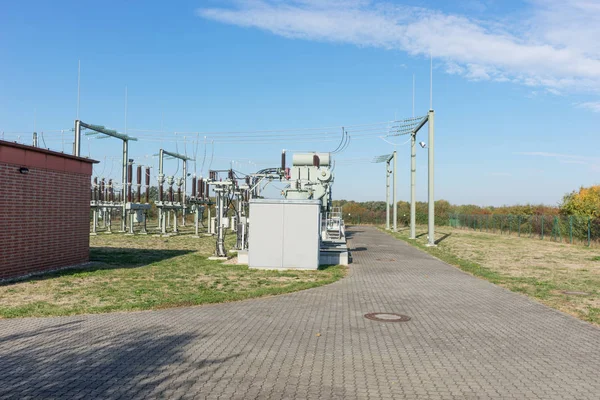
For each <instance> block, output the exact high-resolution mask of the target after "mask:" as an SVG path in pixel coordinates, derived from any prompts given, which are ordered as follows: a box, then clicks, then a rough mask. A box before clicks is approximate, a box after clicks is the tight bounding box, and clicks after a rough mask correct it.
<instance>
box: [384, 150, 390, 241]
mask: <svg viewBox="0 0 600 400" xmlns="http://www.w3.org/2000/svg"><path fill="white" fill-rule="evenodd" d="M385 229H387V230H388V231H389V230H390V162H389V160H388V161H387V162H386V163H385Z"/></svg>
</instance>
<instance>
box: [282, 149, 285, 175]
mask: <svg viewBox="0 0 600 400" xmlns="http://www.w3.org/2000/svg"><path fill="white" fill-rule="evenodd" d="M281 170H282V171H285V150H283V151H282V152H281Z"/></svg>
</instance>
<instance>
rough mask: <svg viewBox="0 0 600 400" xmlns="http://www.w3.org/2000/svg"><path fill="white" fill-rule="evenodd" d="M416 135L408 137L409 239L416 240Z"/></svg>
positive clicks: (414, 133)
mask: <svg viewBox="0 0 600 400" xmlns="http://www.w3.org/2000/svg"><path fill="white" fill-rule="evenodd" d="M416 179H417V133H416V132H413V133H411V135H410V235H409V237H408V238H409V239H416V238H417V232H416V225H417V205H416V198H417V185H416Z"/></svg>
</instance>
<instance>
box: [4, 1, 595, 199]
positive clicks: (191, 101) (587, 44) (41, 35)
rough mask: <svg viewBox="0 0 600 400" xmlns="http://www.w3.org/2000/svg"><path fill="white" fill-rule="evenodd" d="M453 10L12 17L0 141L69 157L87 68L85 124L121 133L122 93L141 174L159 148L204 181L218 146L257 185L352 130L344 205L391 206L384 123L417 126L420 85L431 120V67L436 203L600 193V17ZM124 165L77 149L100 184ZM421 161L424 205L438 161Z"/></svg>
mask: <svg viewBox="0 0 600 400" xmlns="http://www.w3.org/2000/svg"><path fill="white" fill-rule="evenodd" d="M453 3H455V2H446V1H412V0H408V1H369V0H327V1H326V0H323V1H317V0H296V1H281V0H234V1H180V2H173V3H170V4H167V3H165V2H158V1H154V2H150V1H149V2H144V3H140V2H123V1H118V2H117V1H112V2H111V1H106V2H94V3H85V4H82V3H81V2H67V1H63V2H45V1H38V2H35V1H21V2H12V3H6V4H4V5H3V6H2V12H1V13H0V60H2V62H1V63H0V132H4V137H5V138H6V139H9V140H20V141H28V140H29V138H30V136H31V132H32V131H33V130H34V129H35V130H37V131H38V132H44V139H45V141H46V144H47V147H50V148H52V149H58V150H62V149H63V148H64V149H65V151H70V148H71V147H70V146H71V145H70V143H71V142H72V137H71V136H72V133H71V132H68V131H66V132H62V133H61V130H64V129H69V128H71V127H72V125H73V120H74V119H75V117H76V112H77V63H78V60H81V68H82V73H81V106H80V117H81V119H82V120H84V121H86V122H90V123H95V124H102V125H106V126H109V127H112V128H115V129H118V130H120V131H125V128H126V125H125V87H127V90H128V112H127V129H128V133H129V134H130V135H132V136H137V137H138V138H139V139H140V140H139V142H137V143H133V144H132V146H131V148H132V150H131V153H132V154H131V155H132V157H133V158H135V159H136V160H138V161H139V162H140V163H145V164H150V165H153V166H154V167H155V166H156V159H155V158H153V157H152V155H153V154H155V153H157V152H158V149H159V148H160V147H164V148H165V149H167V150H178V151H179V152H186V153H187V154H188V155H194V154H195V155H196V158H197V159H198V162H197V163H196V165H194V164H191V165H190V169H191V170H192V171H194V170H195V171H196V173H198V174H200V173H201V170H202V169H204V171H203V172H204V174H206V170H207V169H208V164H209V162H210V159H211V154H212V146H210V145H208V146H206V153H207V160H206V161H205V162H204V168H202V164H203V163H202V158H203V156H204V152H205V150H204V149H205V146H204V137H205V136H206V137H207V139H206V140H208V141H212V140H214V156H213V157H212V167H213V168H226V167H227V166H228V165H230V163H231V161H232V160H236V163H235V164H234V166H235V168H236V169H238V170H242V171H244V172H251V171H252V170H255V169H257V168H260V167H264V166H267V165H269V164H271V165H277V164H278V159H279V153H280V152H281V149H282V148H286V149H290V150H318V151H328V150H333V149H334V148H335V147H336V146H337V144H338V140H339V132H341V127H342V126H344V127H346V128H347V130H348V131H349V133H350V135H351V136H352V135H354V137H353V140H352V142H351V145H350V147H349V148H348V149H347V150H346V151H345V152H343V153H342V154H339V155H338V156H337V157H336V159H337V161H338V162H337V165H336V170H335V173H336V183H335V186H334V198H338V199H341V198H345V199H355V200H382V199H383V198H384V195H385V187H384V184H385V172H384V167H383V166H382V165H380V164H379V165H377V164H372V163H370V162H369V161H370V160H371V159H372V157H373V156H376V155H380V154H386V153H389V152H390V151H392V150H393V147H392V146H391V145H389V144H387V143H386V142H384V141H383V140H381V139H380V138H379V136H384V135H386V133H387V132H388V124H387V121H391V120H393V119H394V118H395V117H396V118H405V117H411V116H412V81H413V74H414V76H415V78H416V101H415V106H416V114H417V115H424V114H425V113H426V112H427V110H428V108H429V62H430V60H429V54H430V53H431V54H432V55H433V65H434V99H433V103H434V109H435V111H436V198H438V199H441V198H443V199H447V200H449V201H451V202H453V203H475V204H481V205H502V204H514V203H540V202H541V203H546V204H556V203H557V202H558V201H560V199H561V197H562V196H563V194H564V193H566V192H568V191H571V190H574V189H577V188H578V187H579V186H581V185H591V184H596V183H599V181H600V180H599V179H598V178H597V175H598V173H599V172H600V156H598V155H597V154H596V153H597V148H598V145H599V144H600V143H599V142H600V139H599V138H598V135H597V132H598V123H599V122H600V96H599V94H600V43H599V42H597V40H596V38H597V37H600V27H598V24H597V23H595V22H594V21H596V22H597V21H598V20H600V5H598V3H597V2H595V1H593V0H564V1H558V0H546V1H541V0H530V1H492V0H489V1H483V0H482V1H477V0H472V1H465V2H460V5H455V4H453ZM363 124H377V125H369V126H362V125H363ZM304 128H322V129H318V130H302V129H304ZM159 131H162V132H164V133H161V132H159ZM250 131H273V132H267V133H249V132H250ZM173 132H177V133H176V134H175V133H173ZM195 132H198V133H197V134H196V133H195ZM207 132H241V133H229V134H214V133H207ZM423 133H425V132H423ZM317 134H322V135H320V136H319V135H317ZM184 138H185V139H184ZM406 139H408V138H407V137H404V136H403V137H399V138H388V140H391V141H396V142H397V143H398V144H399V146H397V149H398V152H399V182H398V183H399V190H398V192H399V198H400V199H407V198H408V190H409V185H408V183H409V182H408V179H409V151H410V149H409V147H408V146H407V145H405V144H403V143H405V142H406ZM420 140H424V141H426V136H425V135H422V137H421V139H420ZM193 141H199V142H200V143H199V144H198V146H197V147H196V145H195V144H194V143H193ZM119 153H120V143H119V142H115V141H114V140H95V139H89V140H88V139H87V138H85V139H84V140H83V144H82V154H84V155H86V156H87V155H89V156H91V157H92V158H96V159H98V160H100V161H101V162H102V163H101V164H100V165H98V166H96V169H95V172H96V174H98V175H104V176H109V175H112V176H114V177H116V176H118V172H117V171H118V166H117V165H116V162H115V161H113V159H115V158H116V157H118V156H119ZM417 159H418V166H417V169H418V181H417V188H418V198H419V199H420V200H425V199H426V177H427V170H426V166H427V153H426V151H425V150H421V149H419V152H418V155H417ZM167 169H168V172H170V173H173V172H175V171H176V169H177V165H176V163H175V162H169V163H168V165H167ZM276 186H278V187H281V186H282V185H276Z"/></svg>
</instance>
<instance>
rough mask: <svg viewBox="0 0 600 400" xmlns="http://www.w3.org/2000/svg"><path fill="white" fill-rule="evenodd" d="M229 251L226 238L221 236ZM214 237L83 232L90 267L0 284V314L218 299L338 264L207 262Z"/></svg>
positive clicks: (250, 293) (292, 281) (328, 275)
mask: <svg viewBox="0 0 600 400" xmlns="http://www.w3.org/2000/svg"><path fill="white" fill-rule="evenodd" d="M227 240H228V246H229V248H231V246H232V244H233V243H232V242H233V240H234V238H233V237H232V236H229V238H228V239H227ZM213 249H214V239H213V238H212V237H201V238H193V237H191V236H190V235H181V236H173V237H168V238H162V237H157V236H153V235H147V236H141V235H140V236H126V235H122V234H113V235H98V236H92V237H91V260H92V261H93V264H92V265H91V266H89V267H88V268H84V269H71V270H63V271H59V272H55V273H51V274H46V275H43V276H38V277H35V278H31V279H28V280H25V281H20V282H14V283H7V284H2V285H0V317H3V318H11V317H28V316H50V315H72V314H84V313H102V312H109V311H129V310H146V309H159V308H167V307H176V306H183V305H196V304H206V303H219V302H227V301H235V300H242V299H248V298H252V297H259V296H267V295H275V294H282V293H289V292H293V291H297V290H302V289H308V288H312V287H316V286H321V285H324V284H327V283H331V282H334V281H336V280H338V279H340V278H341V277H343V276H344V275H345V271H346V269H345V268H344V267H340V266H338V267H330V268H325V269H323V270H319V271H265V270H251V269H249V268H248V267H247V266H241V265H235V264H223V263H220V262H218V261H210V260H208V259H207V257H208V256H210V255H212V252H213Z"/></svg>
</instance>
